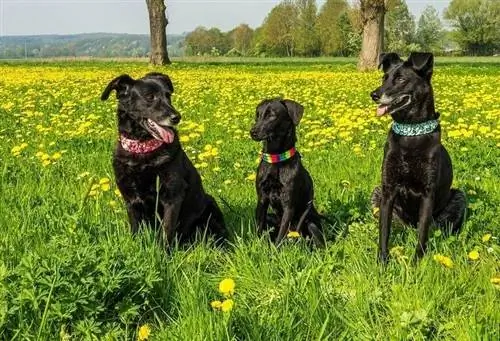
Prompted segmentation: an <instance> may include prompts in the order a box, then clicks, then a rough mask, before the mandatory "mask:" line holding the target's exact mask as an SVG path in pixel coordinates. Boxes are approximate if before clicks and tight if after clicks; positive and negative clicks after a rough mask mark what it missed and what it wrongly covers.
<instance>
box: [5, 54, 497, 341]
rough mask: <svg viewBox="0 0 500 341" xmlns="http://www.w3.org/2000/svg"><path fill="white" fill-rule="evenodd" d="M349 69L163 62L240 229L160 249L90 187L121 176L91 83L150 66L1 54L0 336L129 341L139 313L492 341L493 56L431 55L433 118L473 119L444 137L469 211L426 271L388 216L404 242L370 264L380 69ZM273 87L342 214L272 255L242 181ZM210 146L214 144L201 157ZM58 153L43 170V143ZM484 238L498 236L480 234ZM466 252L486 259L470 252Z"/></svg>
mask: <svg viewBox="0 0 500 341" xmlns="http://www.w3.org/2000/svg"><path fill="white" fill-rule="evenodd" d="M249 62H251V61H249ZM354 69H355V67H354V64H353V63H350V62H349V61H345V63H344V62H341V63H331V62H330V61H327V60H325V61H323V60H318V61H316V62H315V63H308V62H295V63H292V62H289V61H287V60H285V61H278V62H270V63H266V64H260V63H254V62H251V63H246V64H231V63H226V64H224V63H222V64H220V63H215V64H213V65H208V64H202V63H184V62H182V63H174V65H172V66H170V67H167V68H163V69H159V70H160V71H164V72H168V73H169V74H170V75H171V77H172V79H173V81H174V85H175V87H176V92H175V94H174V99H173V101H174V105H175V106H176V107H177V108H178V109H179V110H180V111H181V112H182V113H183V124H182V125H181V126H180V133H181V136H189V134H192V133H195V132H198V134H199V136H193V137H191V138H190V140H189V141H187V142H185V143H184V146H185V148H186V150H187V152H188V155H189V156H190V158H191V159H193V161H194V162H195V163H196V164H197V165H198V166H199V167H200V172H201V174H202V176H203V181H204V186H205V188H206V189H207V191H208V192H210V193H212V194H214V196H215V197H216V198H217V201H218V202H219V204H220V206H221V208H222V209H223V211H224V214H225V217H226V222H227V225H228V226H229V228H230V230H231V232H232V241H231V244H230V245H229V246H227V247H226V248H223V249H218V248H216V247H214V246H213V245H212V244H211V242H210V241H199V242H197V243H195V244H194V245H191V246H183V247H173V248H172V249H171V250H168V251H167V252H166V251H165V250H163V249H162V248H161V247H160V246H159V245H158V244H157V243H156V242H155V238H154V235H153V234H152V233H151V232H150V231H147V230H146V231H144V232H143V233H140V234H139V235H137V236H135V237H133V236H131V235H130V233H129V231H128V223H127V220H126V213H125V210H124V209H123V203H122V202H121V200H120V199H119V198H118V197H117V196H116V195H115V194H114V193H113V190H114V188H115V187H114V185H112V188H111V190H110V191H105V190H99V195H98V196H97V197H93V196H89V192H90V189H91V186H92V184H95V183H96V182H98V181H99V179H100V178H104V177H108V178H110V179H111V183H113V173H112V167H111V155H112V150H113V145H114V143H115V140H116V131H115V114H114V110H115V109H114V106H115V102H114V100H111V101H108V102H101V101H100V100H99V94H100V92H101V91H102V89H103V88H104V86H105V85H106V84H107V82H108V81H109V80H110V79H111V78H112V77H114V76H116V75H118V74H120V73H124V72H128V73H131V74H132V75H133V76H140V75H142V74H144V73H145V72H147V71H149V70H150V68H149V67H148V66H146V65H145V64H143V63H111V62H107V63H103V62H99V63H90V62H82V63H43V64H37V63H30V64H26V63H8V64H0V71H1V72H2V74H3V78H0V97H1V98H2V100H1V102H0V231H1V234H0V339H2V340H35V339H39V340H54V339H58V338H61V339H67V337H69V336H71V337H72V338H74V339H85V340H87V339H109V340H114V339H119V340H121V339H136V338H137V331H138V328H139V327H140V326H142V325H144V324H148V325H149V326H151V329H152V333H151V336H150V339H157V340H373V339H376V340H387V339H391V340H424V339H425V340H427V339H433V340H443V339H445V340H498V339H499V338H500V327H499V326H500V306H499V299H500V289H499V287H498V286H495V285H493V284H492V283H491V282H490V280H491V279H492V278H493V277H495V276H498V275H499V274H500V262H499V261H500V246H499V239H498V238H499V237H500V218H499V215H500V188H499V184H500V165H499V160H500V152H499V142H500V133H499V126H498V119H499V118H500V104H499V103H498V99H497V85H496V83H495V82H496V81H497V80H498V77H499V76H500V64H498V63H494V62H491V61H488V62H485V63H477V64H471V60H468V61H466V62H465V63H460V62H455V60H444V59H443V64H441V65H440V64H439V60H438V65H437V67H436V70H435V79H434V85H435V93H436V98H437V108H438V110H440V111H441V113H442V115H443V116H442V117H443V121H444V124H443V129H444V130H445V131H454V130H457V129H465V130H468V131H474V133H473V134H472V135H471V136H468V137H464V136H462V137H460V138H451V137H447V135H446V134H445V135H444V136H443V142H444V144H445V146H446V147H447V149H448V150H449V152H450V154H451V156H452V159H453V164H454V173H455V186H457V187H459V188H461V189H463V190H464V191H466V192H467V193H468V197H469V198H468V200H469V210H468V217H467V222H466V224H465V226H464V229H463V231H462V233H461V234H460V235H459V236H458V237H450V238H445V237H444V236H443V235H442V234H441V233H440V232H439V231H433V232H432V234H431V238H430V243H429V251H428V255H426V257H424V259H423V260H422V261H421V262H420V263H419V264H418V265H414V264H412V262H411V259H412V257H413V254H414V249H415V246H416V233H415V231H414V230H412V229H408V228H405V227H402V226H398V225H396V226H394V229H393V233H392V235H391V246H392V247H394V246H399V247H401V248H398V249H396V250H395V253H394V256H393V257H392V259H391V261H390V263H389V265H388V266H387V268H385V269H383V268H381V267H380V266H379V265H378V264H377V262H376V250H377V237H378V228H377V221H376V219H375V218H374V217H373V216H372V213H371V211H370V208H369V203H368V201H369V200H368V199H369V195H370V192H371V190H372V188H373V187H374V186H375V185H377V184H378V183H379V181H380V164H381V158H382V149H383V143H384V141H385V134H386V130H387V126H388V124H389V121H387V120H380V119H377V118H374V117H373V116H374V107H373V104H372V103H371V102H370V99H369V97H368V93H369V91H370V90H371V89H373V88H374V87H375V86H376V84H378V82H379V79H380V75H379V74H378V73H371V74H358V73H357V72H356V71H355V70H354ZM278 94H283V95H285V96H287V97H290V98H294V99H296V100H298V101H299V102H301V103H303V104H304V105H305V107H306V113H305V117H304V120H303V122H302V123H301V125H300V126H299V143H298V149H299V150H300V151H301V152H302V154H303V162H304V164H305V165H306V167H307V168H308V169H309V171H310V173H311V175H312V177H313V179H314V183H315V190H316V203H317V206H318V207H319V208H320V210H321V211H322V212H323V213H324V214H326V215H327V216H329V217H330V218H331V219H333V220H334V222H335V224H334V226H329V225H327V226H325V229H326V230H327V235H328V236H329V238H330V239H329V241H328V244H327V247H326V249H323V250H318V249H315V248H313V247H312V246H311V245H310V244H309V243H308V242H307V241H305V240H302V239H301V240H288V241H287V243H286V245H284V246H283V247H281V248H279V249H276V248H275V247H274V246H273V245H271V244H270V242H269V241H268V240H267V238H266V237H265V236H264V237H260V236H257V235H256V234H255V226H254V221H253V211H254V206H255V201H256V198H255V193H254V191H255V189H254V184H253V182H252V181H250V180H246V177H247V176H248V175H249V174H251V173H252V172H253V171H254V169H255V166H256V163H255V159H256V157H257V153H258V150H259V146H258V144H256V143H255V142H253V141H251V140H250V138H249V137H248V129H249V127H250V125H251V122H252V119H253V115H254V110H255V105H256V104H257V103H258V102H259V100H260V99H261V98H264V97H268V96H273V95H278ZM469 97H470V98H469ZM344 120H347V121H346V123H345V124H344V123H343V122H344ZM474 124H477V125H478V127H476V128H472V127H473V125H474ZM201 126H203V129H201V128H200V127H201ZM40 127H41V128H40ZM332 127H333V128H332ZM479 128H482V129H483V130H481V131H480V130H479ZM487 128H488V129H489V130H486V129H487ZM330 129H333V130H330ZM311 132H314V134H309V133H311ZM343 132H350V135H348V136H347V137H345V136H344V135H342V133H343ZM23 142H24V143H27V146H26V147H25V148H24V149H23V150H22V151H21V152H20V155H19V156H15V155H14V154H15V153H13V151H12V149H13V148H14V147H15V146H20V145H21V143H23ZM51 143H52V144H51ZM315 143H316V144H315ZM207 144H210V145H212V146H213V147H218V148H219V155H218V156H217V157H215V158H210V159H207V160H206V162H207V164H208V166H207V167H204V166H202V165H201V164H202V162H203V160H201V159H200V158H199V154H200V152H202V151H203V150H204V148H205V147H206V145H207ZM356 146H359V147H360V148H361V152H356V150H355V148H356ZM62 151H65V152H63V153H62V157H61V158H60V159H59V160H56V161H55V162H51V164H49V165H48V166H45V167H44V166H43V165H42V159H43V156H41V154H39V155H37V153H38V152H43V153H47V154H48V155H49V157H52V156H53V155H54V153H56V152H62ZM83 172H89V173H90V174H89V175H88V176H80V177H79V176H78V175H80V174H81V173H83ZM221 198H223V199H224V201H226V202H227V203H228V204H229V206H227V205H225V204H224V203H223V202H222V200H221ZM110 201H111V202H112V203H110ZM486 233H490V234H492V236H493V237H492V238H491V239H490V240H489V241H482V237H483V235H485V234H486ZM335 235H336V239H334V238H333V237H334V236H335ZM471 250H478V251H479V254H480V258H479V260H477V261H472V260H469V259H468V257H467V254H468V253H469V252H470V251H471ZM436 254H442V255H445V256H448V257H450V258H451V259H452V260H453V262H454V266H453V268H446V267H444V266H442V265H441V264H439V263H437V262H436V261H435V260H434V259H433V255H436ZM224 278H233V279H234V280H235V282H236V289H235V294H234V297H233V299H234V302H235V305H234V308H233V310H232V311H231V312H228V313H223V312H221V311H214V310H213V309H212V308H211V307H210V302H211V301H213V300H219V299H221V298H222V296H221V294H220V293H219V292H218V290H217V288H218V283H219V281H220V280H222V279H224Z"/></svg>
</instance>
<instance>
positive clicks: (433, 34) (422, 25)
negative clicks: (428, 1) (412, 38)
mask: <svg viewBox="0 0 500 341" xmlns="http://www.w3.org/2000/svg"><path fill="white" fill-rule="evenodd" d="M443 38H444V32H443V25H442V24H441V20H440V19H439V13H438V11H437V10H436V9H435V8H434V7H432V6H427V7H426V8H425V9H424V11H423V12H422V14H421V16H420V19H418V27H417V33H416V42H417V43H418V44H419V45H420V47H421V48H422V50H424V51H430V52H440V51H442V50H443Z"/></svg>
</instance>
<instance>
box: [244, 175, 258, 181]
mask: <svg viewBox="0 0 500 341" xmlns="http://www.w3.org/2000/svg"><path fill="white" fill-rule="evenodd" d="M255 178H256V175H255V173H251V174H249V175H248V176H247V177H246V179H247V180H250V181H255Z"/></svg>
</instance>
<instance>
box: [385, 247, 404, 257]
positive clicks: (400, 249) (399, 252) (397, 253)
mask: <svg viewBox="0 0 500 341" xmlns="http://www.w3.org/2000/svg"><path fill="white" fill-rule="evenodd" d="M403 252H404V248H403V247H402V246H394V247H393V248H392V249H391V250H390V251H389V253H390V254H391V255H392V256H396V257H401V256H402V255H403Z"/></svg>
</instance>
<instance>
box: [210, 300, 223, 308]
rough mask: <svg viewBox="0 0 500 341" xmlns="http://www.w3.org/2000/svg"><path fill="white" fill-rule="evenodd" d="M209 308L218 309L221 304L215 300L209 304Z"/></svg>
mask: <svg viewBox="0 0 500 341" xmlns="http://www.w3.org/2000/svg"><path fill="white" fill-rule="evenodd" d="M210 306H211V307H212V308H213V309H220V308H221V307H222V302H221V301H219V300H216V301H212V302H210Z"/></svg>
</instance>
